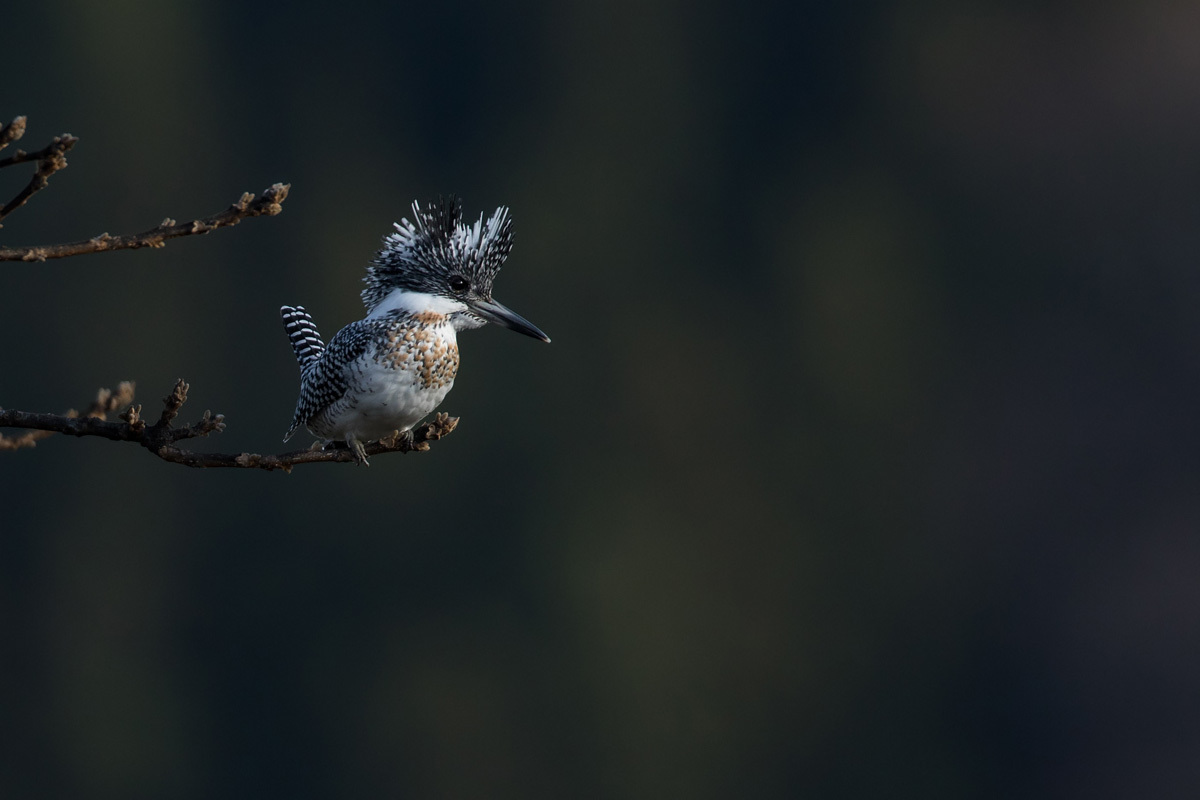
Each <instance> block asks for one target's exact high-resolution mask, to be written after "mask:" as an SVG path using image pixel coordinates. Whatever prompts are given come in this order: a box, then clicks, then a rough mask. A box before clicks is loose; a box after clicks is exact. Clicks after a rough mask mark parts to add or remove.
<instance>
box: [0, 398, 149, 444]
mask: <svg viewBox="0 0 1200 800" xmlns="http://www.w3.org/2000/svg"><path fill="white" fill-rule="evenodd" d="M132 402H133V383H132V382H131V381H123V382H122V383H121V384H120V385H119V386H118V387H117V391H115V392H114V391H111V390H109V389H101V390H100V391H98V392H96V399H95V400H93V401H92V404H91V405H90V406H88V409H87V411H85V412H84V414H83V416H84V417H87V418H93V419H100V420H103V419H105V417H106V416H107V415H108V414H110V413H112V412H113V411H116V410H117V409H118V408H120V407H121V406H127V405H129V404H130V403H132ZM64 417H65V418H67V419H78V418H79V412H78V411H76V410H75V409H71V410H70V411H68V412H67V413H66V414H65V415H64ZM54 433H55V431H53V430H31V431H30V432H29V433H25V434H22V435H20V436H9V437H6V436H4V435H3V434H0V450H19V449H20V448H22V447H36V446H37V443H38V442H39V441H40V440H42V439H45V438H46V437H48V436H53V435H54Z"/></svg>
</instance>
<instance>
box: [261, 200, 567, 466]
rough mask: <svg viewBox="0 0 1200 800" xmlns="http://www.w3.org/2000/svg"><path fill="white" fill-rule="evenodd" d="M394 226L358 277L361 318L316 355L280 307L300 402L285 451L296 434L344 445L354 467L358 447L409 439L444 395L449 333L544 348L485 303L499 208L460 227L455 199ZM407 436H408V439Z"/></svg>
mask: <svg viewBox="0 0 1200 800" xmlns="http://www.w3.org/2000/svg"><path fill="white" fill-rule="evenodd" d="M412 212H413V221H412V222H410V221H409V220H408V219H402V220H401V221H400V222H399V223H396V225H395V228H396V230H395V232H394V233H391V234H389V235H388V236H387V237H385V238H384V240H383V247H382V248H381V249H380V250H379V252H377V253H376V254H375V258H374V259H373V260H372V262H371V264H370V265H369V266H368V267H367V275H366V277H365V278H363V280H364V282H365V283H366V284H367V288H365V289H363V291H362V299H363V304H364V305H365V306H366V307H367V316H366V318H364V319H361V320H359V321H358V322H352V323H350V324H349V325H347V326H346V327H344V328H342V329H341V330H340V331H338V332H337V333H336V334H335V335H334V337H333V338H332V339H330V340H329V345H328V346H326V345H325V343H324V342H323V341H322V339H321V334H320V333H318V332H317V326H316V323H314V322H313V319H312V317H311V316H309V314H308V312H307V311H306V310H305V309H304V307H303V306H294V307H293V306H283V307H282V308H281V309H280V310H279V313H280V315H281V316H282V317H283V324H284V329H285V330H286V331H287V335H288V339H289V340H291V343H292V349H293V350H294V351H295V353H296V360H297V361H299V362H300V398H299V399H298V400H297V401H296V415H295V417H294V419H293V420H292V426H291V427H290V428H289V429H288V432H287V435H286V436H284V437H283V440H284V441H285V442H286V441H287V440H288V439H290V438H291V437H292V434H294V433H295V432H296V430H297V429H298V428H299V427H300V426H301V425H304V426H306V427H307V428H308V430H309V431H311V432H312V433H313V435H315V436H317V437H319V438H320V439H322V440H324V441H325V442H326V443H329V442H331V441H334V440H343V441H345V443H346V445H347V447H349V448H350V450H351V452H352V453H353V454H354V459H355V461H357V462H358V463H359V464H362V465H366V464H367V454H366V451H365V449H364V444H365V443H366V442H370V441H374V440H376V439H380V438H382V437H384V436H389V435H391V434H393V433H395V432H397V431H400V432H401V433H404V432H407V431H410V430H411V429H412V427H413V426H414V425H416V424H417V423H418V422H420V421H421V420H422V419H423V418H424V417H425V416H427V415H428V414H429V413H430V412H432V411H433V410H434V409H435V408H437V407H438V405H439V404H440V403H441V402H442V400H443V399H444V398H445V397H446V393H447V392H449V391H450V388H451V386H453V385H454V376H455V375H456V374H457V372H458V332H459V331H462V330H467V329H469V328H478V327H481V326H483V325H485V324H487V323H488V322H494V323H496V324H497V325H503V326H504V327H506V328H509V329H511V330H514V331H517V332H518V333H523V334H525V335H526V336H532V337H533V338H535V339H541V340H542V341H543V342H549V341H550V337H549V336H547V335H546V334H544V333H542V331H541V330H540V329H539V328H538V327H537V326H536V325H534V324H533V323H531V322H529V321H528V320H526V319H525V318H523V317H521V316H520V315H518V314H516V313H514V312H513V311H510V310H509V309H508V308H506V307H504V306H503V305H501V304H500V303H498V302H496V301H495V300H493V299H492V282H493V281H494V280H495V278H496V273H498V272H499V271H500V267H501V265H502V264H503V263H504V259H506V258H507V257H508V252H509V250H511V249H512V242H513V234H512V218H511V217H510V216H509V215H508V209H507V208H506V207H504V206H500V207H499V208H497V209H496V212H495V213H494V214H492V215H491V217H489V218H488V219H487V221H486V222H485V221H484V219H483V215H482V214H481V215H480V217H479V219H478V221H476V222H475V223H474V224H470V223H464V222H463V221H462V205H461V203H460V202H459V200H458V199H457V198H455V197H450V198H448V199H441V200H439V201H438V202H437V203H431V204H427V206H426V207H425V208H422V207H421V206H420V204H419V203H416V202H414V203H413V205H412ZM410 435H411V434H410Z"/></svg>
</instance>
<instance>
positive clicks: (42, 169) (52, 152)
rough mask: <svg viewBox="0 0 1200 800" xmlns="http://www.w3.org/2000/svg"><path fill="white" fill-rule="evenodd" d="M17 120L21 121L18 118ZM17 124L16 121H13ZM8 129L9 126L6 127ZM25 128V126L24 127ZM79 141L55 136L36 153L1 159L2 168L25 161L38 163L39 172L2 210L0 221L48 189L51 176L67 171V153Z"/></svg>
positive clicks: (19, 153)
mask: <svg viewBox="0 0 1200 800" xmlns="http://www.w3.org/2000/svg"><path fill="white" fill-rule="evenodd" d="M17 119H21V118H20V117H18V118H17ZM13 122H16V120H13ZM6 127H7V126H6ZM22 127H24V126H22ZM78 141H79V139H78V138H76V137H74V136H72V135H71V134H69V133H64V134H63V135H62V136H55V137H54V138H53V139H52V140H51V141H50V144H48V145H46V146H45V147H43V148H42V149H41V150H38V151H37V152H36V153H26V152H25V151H24V150H18V151H17V152H15V153H13V154H12V155H11V156H9V157H8V158H0V167H7V166H9V165H10V164H20V163H22V162H25V161H36V162H37V171H36V172H34V173H33V177H32V178H30V179H29V183H28V184H26V186H25V188H24V189H22V190H21V191H20V192H18V193H17V196H16V197H14V198H13V199H12V200H9V201H8V203H7V204H6V205H5V206H4V208H0V219H4V218H5V217H7V216H8V215H9V214H11V213H12V212H14V211H16V210H17V209H18V208H20V207H21V206H23V205H25V203H27V202H28V201H29V198H31V197H33V196H34V195H35V194H37V193H38V192H40V191H41V190H42V189H45V188H46V184H47V183H49V182H50V176H51V175H53V174H54V173H56V172H58V171H59V170H60V169H66V167H67V156H66V153H67V151H68V150H70V149H71V148H72V147H74V146H75V143H76V142H78Z"/></svg>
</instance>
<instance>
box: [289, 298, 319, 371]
mask: <svg viewBox="0 0 1200 800" xmlns="http://www.w3.org/2000/svg"><path fill="white" fill-rule="evenodd" d="M279 316H281V317H283V328H284V330H285V331H287V335H288V340H289V341H290V342H291V343H292V350H294V351H295V353H296V360H297V361H299V362H300V368H301V369H304V367H305V366H307V365H308V364H311V363H312V362H314V361H316V360H317V359H318V358H320V357H321V353H323V352H325V342H323V341H321V334H320V333H319V332H318V331H317V323H315V322H313V318H312V317H310V316H309V315H308V312H307V311H305V310H304V306H296V307H295V308H293V307H292V306H284V307H283V308H281V309H279Z"/></svg>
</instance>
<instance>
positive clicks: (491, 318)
mask: <svg viewBox="0 0 1200 800" xmlns="http://www.w3.org/2000/svg"><path fill="white" fill-rule="evenodd" d="M469 305H470V306H471V308H472V309H473V310H474V311H475V313H477V314H479V316H481V317H483V318H484V319H486V320H487V321H488V322H494V323H496V324H497V325H503V326H504V327H506V328H508V329H509V330H514V331H516V332H517V333H523V334H525V335H526V336H532V337H533V338H535V339H541V340H542V341H543V342H549V341H550V337H549V336H547V335H546V334H544V333H542V331H541V329H539V328H538V326H537V325H534V324H533V323H532V322H530V321H529V320H527V319H525V318H524V317H522V316H521V315H520V314H518V313H516V312H515V311H510V310H509V309H508V308H506V307H505V306H502V305H500V304H499V303H497V302H496V301H495V300H471V301H469Z"/></svg>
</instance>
